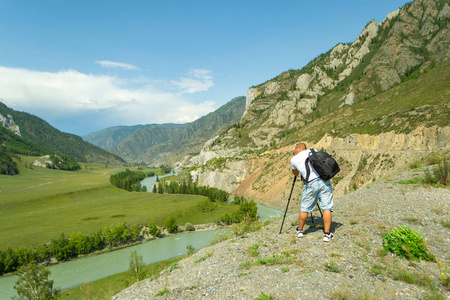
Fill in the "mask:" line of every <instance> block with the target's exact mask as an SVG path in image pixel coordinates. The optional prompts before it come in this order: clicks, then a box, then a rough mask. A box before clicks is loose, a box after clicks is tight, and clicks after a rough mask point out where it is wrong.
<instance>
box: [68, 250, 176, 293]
mask: <svg viewBox="0 0 450 300" xmlns="http://www.w3.org/2000/svg"><path fill="white" fill-rule="evenodd" d="M182 258H183V257H177V258H171V259H168V260H164V261H160V262H157V263H153V264H150V265H147V266H145V267H144V270H143V271H144V272H145V273H146V278H155V277H157V276H159V274H160V272H161V271H162V270H164V269H166V268H168V267H170V266H171V265H173V264H175V263H177V262H178V261H179V260H181V259H182ZM129 278H130V272H129V271H126V272H122V273H118V274H115V275H111V276H108V277H105V278H102V279H99V280H96V281H93V282H89V283H85V284H83V285H80V286H78V287H74V288H72V289H68V290H65V291H62V292H61V294H60V299H63V300H65V299H111V297H112V296H113V295H115V294H117V293H119V292H120V291H122V290H123V289H124V288H126V287H127V286H128V285H129V284H130V283H129Z"/></svg>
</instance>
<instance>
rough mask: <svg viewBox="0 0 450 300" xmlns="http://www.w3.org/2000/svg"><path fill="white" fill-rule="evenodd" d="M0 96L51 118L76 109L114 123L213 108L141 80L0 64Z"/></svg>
mask: <svg viewBox="0 0 450 300" xmlns="http://www.w3.org/2000/svg"><path fill="white" fill-rule="evenodd" d="M191 74H193V76H194V77H196V78H199V77H198V76H200V78H203V79H204V78H205V77H210V76H209V75H208V74H209V71H206V72H203V71H202V70H192V73H191ZM208 80H210V79H206V81H208ZM182 81H183V79H182V80H181V81H180V82H182ZM159 85H160V84H158V86H159ZM130 86H133V88H131V87H130ZM191 90H192V89H191ZM0 101H2V102H4V103H5V104H6V105H8V106H10V107H12V108H14V109H20V110H24V111H27V112H29V113H34V112H35V111H40V112H42V111H51V112H52V115H54V116H55V120H56V119H58V120H61V119H66V123H67V120H69V119H70V118H74V121H73V122H78V121H79V120H78V119H77V118H79V117H80V115H82V114H85V115H89V116H92V118H98V119H99V120H100V119H101V120H105V121H106V120H108V122H109V123H110V124H111V123H113V124H116V125H135V124H148V123H164V122H183V123H184V122H191V121H194V120H195V119H196V118H198V116H202V115H205V114H207V113H209V112H211V111H213V110H214V102H211V101H205V102H203V103H191V102H189V101H188V100H187V99H185V98H183V97H182V96H180V95H176V94H174V93H171V92H167V91H164V90H161V88H155V86H153V85H151V84H149V83H148V82H146V81H143V82H142V85H139V86H138V87H136V82H135V81H133V80H129V81H128V80H124V79H121V78H118V77H115V76H106V75H94V74H84V73H80V72H78V71H75V70H66V71H60V72H55V73H52V72H39V71H32V70H27V69H17V68H7V67H2V66H0ZM111 120H112V121H111ZM47 121H51V120H47ZM56 125H57V124H55V126H56ZM108 126H110V125H108ZM106 127H107V126H105V127H104V128H106Z"/></svg>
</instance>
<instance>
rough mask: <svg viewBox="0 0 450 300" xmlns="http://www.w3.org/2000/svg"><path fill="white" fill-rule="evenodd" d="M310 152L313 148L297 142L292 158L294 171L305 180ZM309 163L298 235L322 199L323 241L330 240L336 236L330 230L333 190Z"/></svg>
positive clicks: (301, 235) (327, 181) (298, 235)
mask: <svg viewBox="0 0 450 300" xmlns="http://www.w3.org/2000/svg"><path fill="white" fill-rule="evenodd" d="M316 151H317V150H316ZM310 152H311V150H308V149H307V148H306V144H305V143H298V144H295V152H294V157H293V158H291V168H292V173H293V174H294V175H295V176H298V175H299V174H300V175H301V176H302V179H303V180H304V181H305V179H306V176H307V170H306V165H305V162H306V159H307V158H308V157H309V154H310ZM308 165H309V168H310V174H309V178H308V182H305V187H304V188H303V196H302V203H301V209H300V216H299V220H298V227H297V230H296V235H297V237H299V238H302V237H303V226H304V225H305V223H306V220H307V219H308V213H310V212H312V211H313V209H314V207H315V206H316V205H317V200H318V199H320V207H321V208H322V211H323V226H324V236H323V241H324V242H329V241H330V240H332V239H333V238H334V235H333V233H331V232H330V228H331V212H332V211H333V190H332V188H331V183H330V181H329V180H326V181H325V180H323V179H321V178H320V176H319V175H318V174H317V172H316V171H315V170H314V168H313V167H312V165H311V164H310V163H309V161H308Z"/></svg>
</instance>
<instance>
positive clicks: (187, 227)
mask: <svg viewBox="0 0 450 300" xmlns="http://www.w3.org/2000/svg"><path fill="white" fill-rule="evenodd" d="M185 227H186V231H195V227H194V225H192V224H191V223H186V225H185Z"/></svg>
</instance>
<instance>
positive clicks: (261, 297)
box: [256, 292, 273, 300]
mask: <svg viewBox="0 0 450 300" xmlns="http://www.w3.org/2000/svg"><path fill="white" fill-rule="evenodd" d="M272 299H273V296H271V295H266V294H264V293H263V292H261V294H260V295H259V297H257V298H256V300H272Z"/></svg>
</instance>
